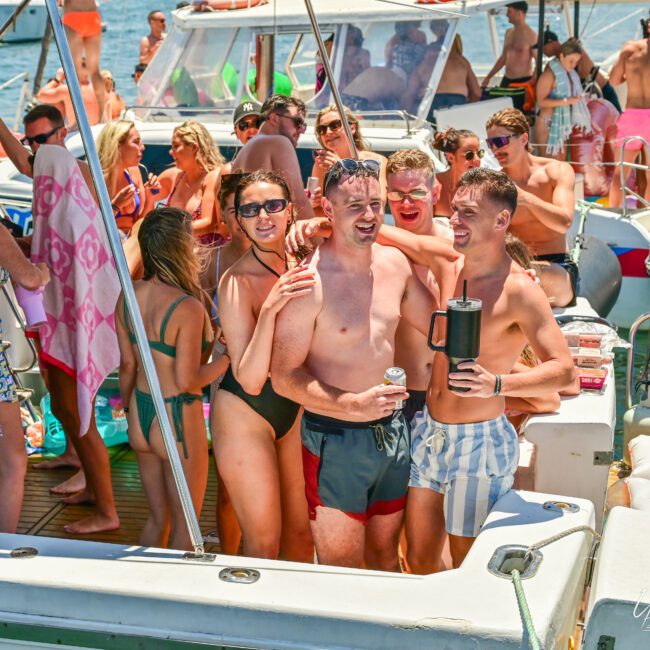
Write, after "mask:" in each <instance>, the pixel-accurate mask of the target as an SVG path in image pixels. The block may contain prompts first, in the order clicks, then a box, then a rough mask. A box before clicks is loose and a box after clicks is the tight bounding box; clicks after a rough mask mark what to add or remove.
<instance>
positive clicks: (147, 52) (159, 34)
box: [140, 9, 167, 65]
mask: <svg viewBox="0 0 650 650" xmlns="http://www.w3.org/2000/svg"><path fill="white" fill-rule="evenodd" d="M147 20H148V21H149V28H150V31H149V33H148V34H147V35H146V36H143V37H142V38H141V39H140V63H144V65H149V64H150V63H151V59H153V57H154V56H155V54H156V52H157V51H158V50H159V49H160V46H161V45H162V42H163V41H164V40H165V36H167V34H165V27H166V26H167V19H166V18H165V14H164V13H163V12H162V11H160V9H154V10H153V11H150V12H149V15H148V16H147Z"/></svg>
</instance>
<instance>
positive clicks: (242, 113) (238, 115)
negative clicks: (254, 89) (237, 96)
mask: <svg viewBox="0 0 650 650" xmlns="http://www.w3.org/2000/svg"><path fill="white" fill-rule="evenodd" d="M249 115H257V116H258V117H261V115H262V105H261V104H258V103H257V102H253V101H251V100H247V101H245V102H242V103H241V104H240V105H239V106H237V108H236V109H235V114H234V115H233V118H232V123H233V125H235V124H237V122H239V120H241V119H242V118H244V117H248V116H249Z"/></svg>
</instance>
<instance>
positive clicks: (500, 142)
mask: <svg viewBox="0 0 650 650" xmlns="http://www.w3.org/2000/svg"><path fill="white" fill-rule="evenodd" d="M519 135H520V134H519V133H512V134H511V135H495V136H494V137H493V138H487V140H486V142H487V146H488V147H490V149H503V147H507V146H508V145H509V144H510V140H512V139H513V138H518V137H519ZM467 153H470V152H469V151H468V152H467ZM469 160H471V158H470V159H469Z"/></svg>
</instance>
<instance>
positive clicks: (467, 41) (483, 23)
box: [458, 14, 502, 79]
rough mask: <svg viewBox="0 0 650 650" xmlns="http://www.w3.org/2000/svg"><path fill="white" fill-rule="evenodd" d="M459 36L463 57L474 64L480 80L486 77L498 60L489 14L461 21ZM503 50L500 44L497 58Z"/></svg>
mask: <svg viewBox="0 0 650 650" xmlns="http://www.w3.org/2000/svg"><path fill="white" fill-rule="evenodd" d="M458 34H459V36H460V37H461V40H462V43H463V56H464V57H465V58H466V59H467V60H468V61H469V62H470V63H471V64H472V70H473V71H474V74H475V75H476V76H477V77H478V78H479V79H480V78H482V77H485V75H486V74H487V73H488V72H489V71H490V69H491V68H492V64H493V63H494V61H495V58H496V57H495V54H494V49H493V43H492V36H491V34H490V23H489V20H488V16H487V14H479V15H476V16H472V18H471V19H470V20H461V21H459V24H458ZM501 48H502V44H501V42H499V43H498V44H497V50H498V53H497V54H496V56H498V55H499V54H500V53H501Z"/></svg>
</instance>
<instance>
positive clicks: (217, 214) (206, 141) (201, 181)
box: [158, 120, 229, 246]
mask: <svg viewBox="0 0 650 650" xmlns="http://www.w3.org/2000/svg"><path fill="white" fill-rule="evenodd" d="M169 153H170V155H171V157H172V158H173V159H174V163H175V166H174V167H172V168H171V169H166V170H165V171H164V172H163V173H162V174H161V175H160V178H159V180H160V185H161V188H162V191H161V193H160V196H159V197H158V198H159V199H163V198H165V197H167V205H169V206H171V207H174V208H180V209H181V210H186V211H187V212H189V213H190V214H191V215H192V219H193V222H192V228H193V230H194V236H195V237H196V238H197V239H198V240H199V242H200V243H201V244H204V245H208V246H221V245H223V244H225V243H226V242H227V241H228V237H229V234H228V228H227V226H226V225H225V224H224V222H223V219H222V218H221V211H220V208H219V201H218V196H217V195H218V192H219V187H220V185H221V169H222V166H223V162H224V161H223V157H222V155H221V153H220V151H219V149H218V147H217V146H216V145H215V144H214V142H213V140H212V136H211V135H210V133H209V132H208V130H207V129H206V128H205V126H203V124H200V123H199V122H195V121H193V120H188V121H187V122H183V124H181V125H180V126H177V127H176V128H175V129H174V132H173V134H172V147H171V149H170V152H169Z"/></svg>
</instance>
